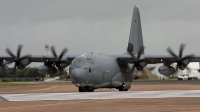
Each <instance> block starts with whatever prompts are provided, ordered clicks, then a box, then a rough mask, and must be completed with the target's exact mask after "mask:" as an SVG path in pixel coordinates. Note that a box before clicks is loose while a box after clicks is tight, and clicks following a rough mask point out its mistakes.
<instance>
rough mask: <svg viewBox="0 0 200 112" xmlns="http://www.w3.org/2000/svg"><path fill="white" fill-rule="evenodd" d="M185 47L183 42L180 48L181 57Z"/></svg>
mask: <svg viewBox="0 0 200 112" xmlns="http://www.w3.org/2000/svg"><path fill="white" fill-rule="evenodd" d="M184 47H185V44H181V45H180V49H179V58H181V57H182V55H183V49H184Z"/></svg>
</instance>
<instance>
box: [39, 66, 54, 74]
mask: <svg viewBox="0 0 200 112" xmlns="http://www.w3.org/2000/svg"><path fill="white" fill-rule="evenodd" d="M37 71H38V73H40V74H43V75H45V74H50V75H52V74H55V73H56V72H57V71H58V70H57V68H56V67H54V66H49V67H48V66H45V65H42V66H40V67H38V68H37Z"/></svg>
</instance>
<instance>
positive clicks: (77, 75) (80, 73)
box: [71, 68, 85, 82]
mask: <svg viewBox="0 0 200 112" xmlns="http://www.w3.org/2000/svg"><path fill="white" fill-rule="evenodd" d="M71 78H72V79H73V80H74V81H75V82H81V80H84V78H85V71H84V70H83V69H81V68H75V69H73V70H72V72H71Z"/></svg>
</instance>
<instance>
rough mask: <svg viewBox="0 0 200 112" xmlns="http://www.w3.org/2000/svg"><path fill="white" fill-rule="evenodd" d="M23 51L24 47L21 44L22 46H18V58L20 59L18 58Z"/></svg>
mask: <svg viewBox="0 0 200 112" xmlns="http://www.w3.org/2000/svg"><path fill="white" fill-rule="evenodd" d="M21 50H22V45H21V44H20V45H19V46H18V49H17V57H18V58H19V57H20V54H21Z"/></svg>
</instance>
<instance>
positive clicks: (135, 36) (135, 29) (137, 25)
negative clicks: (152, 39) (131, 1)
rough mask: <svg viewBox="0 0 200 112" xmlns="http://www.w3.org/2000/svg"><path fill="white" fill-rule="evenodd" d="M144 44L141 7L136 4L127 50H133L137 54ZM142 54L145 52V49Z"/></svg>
mask: <svg viewBox="0 0 200 112" xmlns="http://www.w3.org/2000/svg"><path fill="white" fill-rule="evenodd" d="M142 46H143V37H142V28H141V21H140V13H139V9H138V8H137V7H136V6H134V9H133V15H132V22H131V30H130V35H129V42H128V48H127V51H128V52H133V53H134V54H135V55H137V54H138V52H139V49H140V48H141V47H142ZM142 54H144V51H143V53H142Z"/></svg>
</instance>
